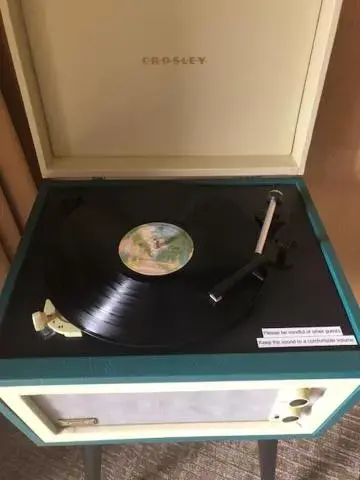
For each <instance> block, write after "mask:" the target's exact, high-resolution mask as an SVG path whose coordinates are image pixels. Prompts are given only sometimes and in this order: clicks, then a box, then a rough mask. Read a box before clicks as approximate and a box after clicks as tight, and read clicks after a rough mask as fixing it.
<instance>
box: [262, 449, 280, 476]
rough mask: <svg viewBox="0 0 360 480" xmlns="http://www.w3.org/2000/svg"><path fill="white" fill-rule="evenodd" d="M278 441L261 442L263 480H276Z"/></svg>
mask: <svg viewBox="0 0 360 480" xmlns="http://www.w3.org/2000/svg"><path fill="white" fill-rule="evenodd" d="M277 446H278V441H277V440H259V441H258V449H259V461H260V472H261V480H275V471H276V453H277Z"/></svg>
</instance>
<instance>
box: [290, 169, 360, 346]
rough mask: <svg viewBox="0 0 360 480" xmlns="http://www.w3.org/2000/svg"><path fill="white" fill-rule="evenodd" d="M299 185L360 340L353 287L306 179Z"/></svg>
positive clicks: (359, 312) (332, 274)
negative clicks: (342, 266) (344, 271)
mask: <svg viewBox="0 0 360 480" xmlns="http://www.w3.org/2000/svg"><path fill="white" fill-rule="evenodd" d="M297 187H298V189H299V191H300V193H301V195H302V198H303V200H304V202H305V206H306V210H307V213H308V216H309V218H310V221H311V224H312V227H313V229H314V232H315V234H316V236H317V237H318V239H319V241H320V247H321V250H322V253H323V255H324V257H325V260H326V263H327V265H328V268H329V271H330V274H331V276H332V278H333V280H334V283H335V286H336V288H337V291H338V293H339V296H340V298H341V301H342V303H343V305H344V308H345V311H346V313H347V315H348V317H349V321H350V324H351V326H352V328H353V330H354V334H355V336H356V338H357V340H358V342H360V308H359V304H358V302H357V300H356V298H355V296H354V294H353V292H352V290H351V287H350V285H349V283H348V281H347V279H346V277H345V275H344V273H343V270H342V268H341V265H340V262H339V260H338V258H337V256H336V253H335V251H334V249H333V247H332V245H331V242H330V240H329V237H328V235H327V233H326V229H325V227H324V224H323V223H322V221H321V219H320V216H319V214H318V212H317V210H316V208H315V205H314V202H313V201H312V199H311V195H310V192H309V190H308V189H307V187H306V185H305V183H304V181H303V180H302V179H301V178H299V179H298V180H297Z"/></svg>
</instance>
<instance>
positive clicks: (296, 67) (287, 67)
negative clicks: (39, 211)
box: [0, 0, 341, 178]
mask: <svg viewBox="0 0 360 480" xmlns="http://www.w3.org/2000/svg"><path fill="white" fill-rule="evenodd" d="M0 5H1V13H2V16H3V20H4V25H5V30H6V34H7V37H8V42H9V46H10V50H11V53H12V57H13V61H14V66H15V70H16V74H17V78H18V81H19V85H20V89H21V93H22V97H23V101H24V105H25V109H26V112H27V116H28V120H29V124H30V129H31V132H32V136H33V140H34V144H35V148H36V151H37V156H38V160H39V164H40V168H41V171H42V175H43V176H44V177H53V178H56V177H59V178H70V177H72V178H88V177H93V176H102V177H118V178H119V177H120V178H125V177H164V176H166V177H175V176H232V175H298V174H302V173H303V171H304V167H305V161H306V156H307V151H308V148H309V144H310V139H311V133H312V129H313V125H314V121H315V117H316V110H317V107H318V103H319V98H320V95H321V90H322V86H323V81H324V77H325V72H326V68H327V64H328V59H329V56H330V51H331V46H332V43H333V38H334V34H335V30H336V25H337V21H338V16H339V11H340V6H341V0H326V1H321V0H301V1H297V0H294V1H292V0H271V1H270V0H269V1H268V0H266V1H264V0H221V1H220V0H181V1H171V0H152V1H151V2H149V1H148V0H93V1H90V2H89V1H88V0H76V1H73V0H62V1H55V0H54V1H53V0H22V1H21V0H0Z"/></svg>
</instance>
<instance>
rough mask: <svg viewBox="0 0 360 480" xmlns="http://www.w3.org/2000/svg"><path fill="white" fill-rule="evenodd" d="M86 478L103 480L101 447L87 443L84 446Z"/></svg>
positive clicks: (86, 479)
mask: <svg viewBox="0 0 360 480" xmlns="http://www.w3.org/2000/svg"><path fill="white" fill-rule="evenodd" d="M83 457H84V467H85V480H101V447H100V446H99V445H86V446H84V447H83Z"/></svg>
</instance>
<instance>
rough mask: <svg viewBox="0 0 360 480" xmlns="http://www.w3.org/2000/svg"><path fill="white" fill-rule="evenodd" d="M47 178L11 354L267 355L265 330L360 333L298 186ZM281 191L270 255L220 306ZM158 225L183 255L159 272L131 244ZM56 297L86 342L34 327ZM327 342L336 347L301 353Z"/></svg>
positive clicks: (2, 331) (8, 325) (0, 343)
mask: <svg viewBox="0 0 360 480" xmlns="http://www.w3.org/2000/svg"><path fill="white" fill-rule="evenodd" d="M48 185H49V189H48V192H47V195H46V199H45V202H44V206H43V209H42V211H41V213H40V216H39V218H38V221H37V224H36V227H35V230H34V233H33V236H32V238H31V241H30V245H29V247H28V250H27V255H26V258H25V260H24V262H23V265H22V267H21V270H20V272H19V275H18V277H17V279H16V283H15V286H14V289H13V292H12V295H11V298H10V302H9V304H8V306H7V309H6V311H5V312H4V315H3V318H2V321H1V327H0V356H1V357H3V358H13V357H17V358H20V357H63V356H79V355H86V356H89V355H90V356H93V355H96V356H97V355H101V356H107V355H121V354H137V355H139V354H149V353H151V354H162V353H164V352H166V353H172V352H174V353H256V352H261V351H263V350H261V349H259V347H258V343H257V338H259V337H261V336H262V329H264V328H275V327H279V328H291V327H327V326H337V327H340V328H341V330H342V333H343V335H353V334H354V333H353V330H352V328H351V325H350V323H349V320H348V317H347V314H346V312H345V310H344V307H343V304H342V302H341V300H340V297H339V294H338V292H337V290H336V287H335V285H334V282H333V280H332V278H331V274H330V272H329V270H328V267H327V264H326V261H325V259H324V257H323V254H322V252H321V249H320V245H319V241H318V239H317V238H316V236H315V234H314V232H313V229H312V226H311V223H310V221H309V218H308V215H307V212H306V209H305V206H304V202H303V199H302V197H301V194H300V193H299V191H298V189H297V187H296V185H291V184H289V185H270V186H268V185H256V184H251V185H249V184H244V185H241V184H240V185H224V184H221V183H219V184H217V183H216V182H213V183H212V184H211V183H210V182H209V183H208V184H207V183H204V182H203V183H199V182H198V183H196V182H173V181H161V182H160V181H146V182H130V181H129V182H126V181H124V182H105V181H104V182H94V184H92V182H86V183H83V184H81V182H73V183H72V182H61V183H60V182H53V183H52V182H49V183H48ZM271 189H278V190H280V191H281V192H282V194H283V201H282V203H281V205H279V206H278V207H277V209H276V212H275V215H274V218H273V222H272V225H271V228H270V231H269V236H268V239H267V245H268V247H267V250H266V252H267V257H268V259H267V260H268V261H267V262H265V263H264V264H261V265H259V267H258V268H256V269H254V271H252V272H250V274H248V275H246V276H244V278H242V279H241V280H240V281H238V282H235V283H234V285H233V286H232V288H230V289H229V291H228V292H226V295H224V298H222V299H221V301H220V302H218V303H215V304H214V302H211V299H210V298H209V292H211V290H212V288H213V287H214V285H217V284H218V283H219V282H220V281H221V280H223V279H226V278H229V277H231V275H233V273H234V272H235V271H236V270H238V269H239V268H241V267H243V266H244V265H247V264H248V263H249V261H251V259H252V258H253V256H254V248H255V245H256V243H257V239H258V236H259V233H260V231H261V227H262V224H263V222H264V218H265V213H266V210H267V207H268V204H267V198H268V193H269V191H270V190H271ZM154 222H156V228H158V226H159V225H160V228H162V229H163V230H164V228H165V227H166V228H168V226H169V225H171V226H172V227H171V228H176V229H177V230H176V234H175V235H173V237H172V238H171V239H170V240H166V241H164V244H163V245H162V246H161V247H163V246H164V245H165V244H166V242H168V243H169V242H170V243H171V242H173V243H172V245H173V247H174V250H173V251H172V254H173V253H174V251H176V252H177V254H178V256H176V262H177V263H176V265H175V268H174V265H173V264H171V262H170V263H169V262H167V263H166V262H165V263H164V262H163V263H161V265H160V267H159V264H157V265H156V268H158V267H159V268H165V269H166V268H170V270H169V271H162V272H160V273H159V271H156V272H153V271H149V270H146V269H148V265H149V264H148V263H146V264H145V263H144V262H143V263H141V262H140V263H139V259H138V258H131V259H130V260H131V262H132V263H131V262H130V260H129V261H128V262H127V260H128V258H129V257H128V255H129V253H128V251H126V252H125V250H124V252H125V253H124V252H122V251H121V248H122V246H121V245H120V242H121V240H122V239H123V238H125V237H126V235H127V234H129V232H130V235H132V233H131V232H134V234H133V237H131V239H133V238H139V236H138V237H136V235H138V233H139V232H138V230H137V229H138V228H139V226H144V225H145V230H144V228H143V227H142V228H143V230H142V231H145V232H148V231H150V232H152V231H153V225H154ZM149 226H150V227H151V228H150V227H149ZM164 226H165V227H164ZM149 228H150V229H149ZM154 228H155V227H154ZM183 232H186V235H185V234H183ZM182 235H183V236H182ZM184 235H185V236H184ZM140 237H141V236H140ZM126 238H128V237H126ZM129 238H130V237H129ZM174 238H175V239H176V241H175V243H174V241H173V239H174ZM179 239H180V243H179ZM140 240H141V241H142V242H143V237H141V238H140ZM151 241H153V240H151ZM156 242H158V239H157V240H156ZM176 242H177V243H176ZM181 242H182V243H181ZM184 242H185V243H184ZM145 243H146V242H145ZM119 245H120V246H119ZM142 245H143V246H144V243H143V244H142ZM155 247H156V248H159V245H157V244H155ZM155 247H154V248H155ZM136 248H137V245H136ZM144 248H145V249H146V248H147V249H148V248H150V247H149V245H148V244H147V243H146V245H145V247H144ZM169 252H170V250H169V249H168V248H167V247H166V246H165V247H164V251H163V253H164V255H163V256H162V257H161V258H165V257H166V258H167V260H169V259H168V254H169ZM179 252H180V253H179ZM122 254H123V255H122ZM159 258H160V257H159ZM174 258H175V257H174ZM179 259H180V260H179ZM170 260H171V258H170ZM171 261H172V260H171ZM144 265H145V267H144ZM164 265H165V266H164ZM169 265H170V267H168V266H169ZM144 268H145V270H146V271H145V270H142V269H144ZM149 268H150V267H149ZM151 268H152V267H151ZM47 298H49V299H51V301H52V302H53V303H54V305H55V307H56V309H57V310H58V311H59V312H60V313H61V314H62V315H63V316H64V317H65V318H66V319H67V320H69V321H70V322H71V323H73V324H74V325H76V326H77V327H79V328H80V329H81V330H82V331H83V332H84V334H83V337H82V338H65V337H63V336H61V335H53V336H51V337H49V338H45V337H44V336H42V335H39V334H38V333H37V332H35V330H34V328H33V324H32V320H31V318H32V314H33V313H34V312H36V311H39V310H41V309H42V308H43V306H44V303H45V300H46V299H47ZM326 348H333V347H321V346H318V347H306V348H302V350H314V349H316V350H321V349H326ZM341 348H343V349H349V348H358V347H357V346H342V347H341ZM286 350H288V351H289V350H290V351H291V350H292V348H288V347H287V348H282V349H281V351H286ZM293 350H295V349H294V348H293ZM297 350H298V349H297Z"/></svg>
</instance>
